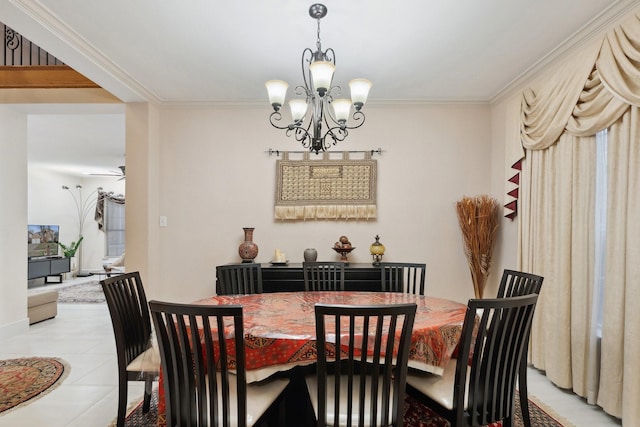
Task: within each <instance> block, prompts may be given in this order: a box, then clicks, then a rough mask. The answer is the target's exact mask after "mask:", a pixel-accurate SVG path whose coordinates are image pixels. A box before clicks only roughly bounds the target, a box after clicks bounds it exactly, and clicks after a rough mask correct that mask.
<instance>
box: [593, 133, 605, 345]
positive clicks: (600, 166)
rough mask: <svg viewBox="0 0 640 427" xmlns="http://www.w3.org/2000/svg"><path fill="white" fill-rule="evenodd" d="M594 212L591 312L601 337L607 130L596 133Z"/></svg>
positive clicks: (597, 333)
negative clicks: (593, 263) (592, 296)
mask: <svg viewBox="0 0 640 427" xmlns="http://www.w3.org/2000/svg"><path fill="white" fill-rule="evenodd" d="M595 203H596V212H595V230H594V231H595V265H594V271H593V281H594V283H593V286H594V298H593V304H594V305H593V313H594V319H593V321H594V322H596V325H595V332H596V336H597V337H598V338H601V337H602V311H603V310H602V305H603V287H604V279H605V277H604V276H605V251H606V243H607V130H606V129H605V130H603V131H601V132H598V133H597V134H596V201H595Z"/></svg>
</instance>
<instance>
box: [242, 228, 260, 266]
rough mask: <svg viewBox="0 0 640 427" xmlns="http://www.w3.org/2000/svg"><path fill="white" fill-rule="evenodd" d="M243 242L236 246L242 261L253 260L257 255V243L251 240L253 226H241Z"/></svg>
mask: <svg viewBox="0 0 640 427" xmlns="http://www.w3.org/2000/svg"><path fill="white" fill-rule="evenodd" d="M242 229H243V230H244V242H242V243H241V244H240V247H239V248H238V254H240V258H242V262H253V260H254V259H255V258H256V257H257V256H258V245H256V244H255V243H254V242H253V230H254V228H253V227H243V228H242Z"/></svg>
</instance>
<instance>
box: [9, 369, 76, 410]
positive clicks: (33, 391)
mask: <svg viewBox="0 0 640 427" xmlns="http://www.w3.org/2000/svg"><path fill="white" fill-rule="evenodd" d="M69 371H70V368H69V365H68V364H67V363H66V362H65V361H63V360H62V359H57V358H41V357H28V358H21V359H8V360H0V413H2V412H5V411H8V410H10V409H14V408H16V407H18V406H20V405H22V404H24V403H28V402H31V401H33V400H34V399H36V398H39V397H42V396H44V395H45V394H47V393H48V392H50V391H51V390H53V389H54V388H56V387H57V386H59V385H60V384H61V383H62V381H63V380H64V378H66V376H67V375H68V373H69Z"/></svg>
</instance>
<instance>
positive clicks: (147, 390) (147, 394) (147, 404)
mask: <svg viewBox="0 0 640 427" xmlns="http://www.w3.org/2000/svg"><path fill="white" fill-rule="evenodd" d="M152 388H153V380H152V379H147V380H145V382H144V401H143V403H142V413H143V414H146V413H148V412H149V409H151V390H152Z"/></svg>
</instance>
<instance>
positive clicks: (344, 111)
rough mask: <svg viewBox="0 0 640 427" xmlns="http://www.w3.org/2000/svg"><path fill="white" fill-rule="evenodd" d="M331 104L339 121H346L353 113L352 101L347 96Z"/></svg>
mask: <svg viewBox="0 0 640 427" xmlns="http://www.w3.org/2000/svg"><path fill="white" fill-rule="evenodd" d="M331 105H332V106H333V115H334V116H335V118H336V120H337V121H338V122H339V123H346V121H347V119H348V118H349V113H351V101H349V100H348V99H345V98H340V99H336V100H334V101H333V102H332V103H331Z"/></svg>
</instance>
